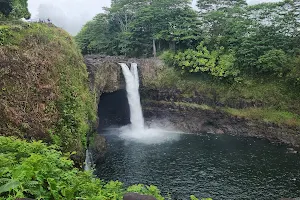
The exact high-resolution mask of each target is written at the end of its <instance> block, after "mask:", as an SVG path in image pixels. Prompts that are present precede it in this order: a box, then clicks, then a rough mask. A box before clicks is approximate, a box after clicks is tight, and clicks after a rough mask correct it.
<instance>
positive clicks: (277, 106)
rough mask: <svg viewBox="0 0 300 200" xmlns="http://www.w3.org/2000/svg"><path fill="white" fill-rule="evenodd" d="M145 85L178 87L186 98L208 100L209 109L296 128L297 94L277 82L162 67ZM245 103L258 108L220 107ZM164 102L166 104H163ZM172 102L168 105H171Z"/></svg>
mask: <svg viewBox="0 0 300 200" xmlns="http://www.w3.org/2000/svg"><path fill="white" fill-rule="evenodd" d="M144 84H145V85H147V87H148V88H153V89H168V88H177V89H179V90H180V91H181V92H182V93H181V96H182V97H185V98H192V97H194V96H195V94H196V93H198V94H202V95H203V96H205V97H206V98H208V99H209V100H208V101H209V102H218V103H219V104H218V105H209V107H208V108H210V109H222V110H223V111H225V112H227V113H229V114H233V115H236V116H241V117H246V118H248V119H258V120H264V121H268V122H273V123H276V124H286V125H291V126H299V125H300V121H299V115H300V109H299V97H298V96H296V95H297V93H296V92H290V91H289V88H287V87H288V86H286V85H285V84H284V83H282V82H279V81H277V80H270V79H266V80H257V79H255V78H251V79H250V78H248V79H246V80H244V81H243V82H241V83H238V82H234V83H228V82H224V81H223V80H216V79H213V78H212V77H211V76H209V75H206V74H194V75H193V74H181V72H180V71H178V70H176V69H174V68H170V67H164V68H163V69H162V70H161V71H159V74H158V76H157V78H156V79H146V80H145V83H144ZM241 101H243V102H245V103H249V104H253V105H257V107H248V108H245V109H233V108H230V107H228V108H226V106H225V107H223V108H221V107H220V104H221V105H222V104H223V105H228V104H236V105H238V104H240V102H241ZM163 103H167V102H163ZM170 103H171V102H170ZM175 103H176V104H177V105H182V106H187V107H194V108H199V109H204V108H203V107H206V106H207V105H198V104H191V103H183V102H175Z"/></svg>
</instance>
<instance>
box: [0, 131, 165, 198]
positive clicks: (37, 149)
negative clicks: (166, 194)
mask: <svg viewBox="0 0 300 200" xmlns="http://www.w3.org/2000/svg"><path fill="white" fill-rule="evenodd" d="M0 146H1V149H0V199H3V200H4V199H6V200H10V199H11V200H14V199H16V198H21V197H28V198H35V199H59V200H61V199H70V200H74V199H89V200H92V199H95V200H96V199H97V200H98V199H103V200H105V199H107V200H121V199H122V197H123V195H124V193H125V192H138V193H141V194H151V195H153V196H155V197H156V198H157V199H158V200H163V199H164V198H163V197H162V196H161V195H160V192H159V190H158V189H157V188H156V187H155V186H144V185H135V186H131V187H129V188H128V189H126V188H125V187H124V185H123V184H122V183H121V182H119V181H111V182H109V183H104V182H103V181H101V180H100V179H97V178H95V177H93V175H92V174H91V173H90V172H82V171H80V170H78V169H76V168H74V167H73V161H71V160H70V159H69V158H68V157H69V155H63V154H62V153H61V152H60V151H58V150H56V147H55V146H47V145H45V144H43V143H42V142H31V143H28V142H25V141H22V140H19V139H15V138H9V137H2V136H0Z"/></svg>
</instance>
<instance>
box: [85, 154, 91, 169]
mask: <svg viewBox="0 0 300 200" xmlns="http://www.w3.org/2000/svg"><path fill="white" fill-rule="evenodd" d="M91 169H92V157H91V154H90V152H89V150H88V149H87V150H86V152H85V162H84V170H85V171H89V170H91Z"/></svg>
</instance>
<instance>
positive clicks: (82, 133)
mask: <svg viewBox="0 0 300 200" xmlns="http://www.w3.org/2000/svg"><path fill="white" fill-rule="evenodd" d="M0 45H1V46H0V119H1V120H0V135H4V136H18V137H20V138H27V139H42V140H44V141H48V142H54V143H55V144H57V145H59V146H61V147H62V150H63V151H65V152H73V151H76V152H77V158H78V159H79V160H82V159H83V158H84V153H83V152H84V148H85V145H86V133H87V132H88V131H89V128H90V126H89V124H88V123H89V122H92V121H94V120H95V118H96V117H95V113H96V112H95V103H94V99H93V95H92V94H91V93H90V91H89V88H88V73H87V70H86V67H85V65H84V62H83V57H82V55H81V53H80V51H79V50H78V49H77V46H76V44H75V42H74V41H73V39H72V37H71V36H70V35H69V34H67V33H66V32H65V31H63V30H62V29H59V28H56V27H53V26H52V25H49V24H39V23H23V24H19V25H0Z"/></svg>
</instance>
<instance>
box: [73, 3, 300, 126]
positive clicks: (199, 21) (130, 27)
mask: <svg viewBox="0 0 300 200" xmlns="http://www.w3.org/2000/svg"><path fill="white" fill-rule="evenodd" d="M197 6H198V13H196V12H195V11H193V10H192V9H191V7H190V1H187V0H176V1H170V0H151V1H150V0H149V1H142V0H118V1H113V2H112V6H111V8H109V9H106V11H107V12H106V13H105V14H100V15H98V16H97V17H95V18H94V19H93V20H92V21H91V22H88V23H87V24H86V25H85V27H84V28H83V29H82V31H81V32H80V33H79V34H78V35H77V36H76V41H77V42H78V44H79V46H80V48H81V50H82V52H83V53H101V54H108V55H126V56H134V57H149V56H153V55H156V53H157V54H158V55H160V57H161V59H163V60H164V62H165V65H167V66H168V67H169V68H168V69H166V68H165V69H164V70H163V71H161V72H159V73H158V74H159V75H158V77H157V79H156V80H146V81H148V83H146V85H147V84H148V86H149V87H155V88H158V89H159V88H177V89H180V90H181V91H182V92H183V94H182V95H183V96H184V97H192V96H193V95H194V94H195V92H198V93H201V94H204V95H205V96H207V97H208V98H210V99H212V100H214V101H215V100H216V101H218V102H219V103H221V104H225V105H227V104H228V102H232V103H237V104H238V103H239V101H240V100H241V101H243V102H246V103H249V105H253V106H254V107H256V105H258V107H260V108H261V109H254V110H253V112H257V114H256V117H259V116H261V117H263V116H262V115H261V114H260V113H261V112H264V111H261V110H268V112H267V113H270V112H271V113H273V114H274V115H275V116H274V117H267V118H268V119H272V118H273V120H272V121H275V122H278V123H282V122H283V123H286V122H287V120H284V119H286V118H284V117H283V120H276V119H275V118H280V117H281V115H282V114H280V113H281V112H283V113H284V112H289V113H295V114H291V116H293V117H292V118H293V119H294V120H295V121H297V119H296V118H297V116H298V115H299V114H300V110H299V107H300V106H299V102H300V101H299V96H300V78H299V77H300V54H299V53H300V49H299V45H298V44H299V43H300V32H299V31H300V30H299V27H300V24H299V22H300V14H299V13H300V4H299V2H297V1H291V0H285V1H281V2H277V3H261V4H257V5H247V2H246V1H245V0H235V1H231V0H218V1H212V0H199V1H198V3H197ZM99 33H101V34H99ZM248 107H249V106H248ZM242 112H244V111H242V110H241V113H240V115H242ZM253 112H252V113H253ZM248 117H250V118H251V117H254V118H256V117H255V116H254V115H253V114H251V115H248ZM264 118H265V117H263V119H264ZM287 124H290V123H289V122H287ZM291 124H298V123H291Z"/></svg>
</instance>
